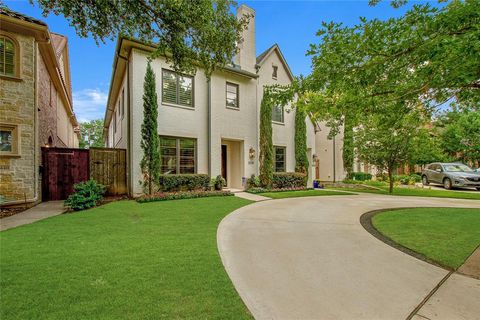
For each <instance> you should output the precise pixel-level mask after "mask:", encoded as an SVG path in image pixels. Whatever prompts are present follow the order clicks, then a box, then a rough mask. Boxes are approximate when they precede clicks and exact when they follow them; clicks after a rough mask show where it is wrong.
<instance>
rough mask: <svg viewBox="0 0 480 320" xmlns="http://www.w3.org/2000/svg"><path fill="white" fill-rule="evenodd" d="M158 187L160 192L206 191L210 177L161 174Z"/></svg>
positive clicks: (205, 175)
mask: <svg viewBox="0 0 480 320" xmlns="http://www.w3.org/2000/svg"><path fill="white" fill-rule="evenodd" d="M159 185H160V188H161V190H162V191H164V192H172V191H193V190H208V189H209V187H210V176H209V175H208V174H163V175H161V176H160V179H159Z"/></svg>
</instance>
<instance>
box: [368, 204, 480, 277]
mask: <svg viewBox="0 0 480 320" xmlns="http://www.w3.org/2000/svg"><path fill="white" fill-rule="evenodd" d="M372 223H373V225H374V227H375V228H376V229H377V230H378V231H380V232H381V233H383V234H384V235H385V236H387V237H389V238H390V239H392V240H393V241H395V242H397V243H399V244H401V245H403V246H404V247H407V248H409V249H412V250H413V251H416V252H418V253H421V254H423V255H425V256H426V257H428V258H430V259H432V260H434V261H437V262H438V263H440V264H441V265H444V266H447V267H450V268H454V269H457V268H458V267H460V266H461V265H462V264H463V262H464V261H465V260H466V259H467V258H468V256H470V254H472V252H473V251H474V250H475V248H476V247H477V246H478V245H480V232H479V230H480V210H479V209H463V208H462V209H458V208H414V209H402V210H394V211H388V212H382V213H379V214H377V215H375V216H374V217H373V219H372Z"/></svg>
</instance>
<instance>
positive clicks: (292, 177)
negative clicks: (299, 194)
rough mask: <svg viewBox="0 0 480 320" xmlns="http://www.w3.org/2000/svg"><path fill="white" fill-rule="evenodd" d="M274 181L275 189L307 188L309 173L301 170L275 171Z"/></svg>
mask: <svg viewBox="0 0 480 320" xmlns="http://www.w3.org/2000/svg"><path fill="white" fill-rule="evenodd" d="M272 182H273V183H272V186H273V188H274V189H284V188H298V187H303V188H305V187H306V186H307V175H306V174H305V173H300V172H275V173H274V174H273V181H272Z"/></svg>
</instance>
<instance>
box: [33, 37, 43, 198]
mask: <svg viewBox="0 0 480 320" xmlns="http://www.w3.org/2000/svg"><path fill="white" fill-rule="evenodd" d="M37 55H38V44H37V43H36V42H35V45H34V54H33V68H34V75H35V81H34V82H33V92H34V95H35V99H34V106H33V145H34V148H35V149H34V152H33V179H34V184H33V199H32V202H36V201H37V200H38V199H39V196H38V183H39V175H38V172H39V168H40V167H39V166H38V163H37V161H38V156H37V152H42V150H41V149H40V146H39V145H38V141H39V139H38V135H39V133H38V125H37V122H38V121H39V119H38V84H37V82H38V66H37V59H38V57H37Z"/></svg>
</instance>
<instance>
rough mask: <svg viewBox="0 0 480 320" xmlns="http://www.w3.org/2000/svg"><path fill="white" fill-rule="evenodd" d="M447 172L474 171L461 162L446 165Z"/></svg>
mask: <svg viewBox="0 0 480 320" xmlns="http://www.w3.org/2000/svg"><path fill="white" fill-rule="evenodd" d="M444 167H445V171H447V172H473V170H472V168H470V167H469V166H466V165H464V164H461V163H455V164H446V165H444Z"/></svg>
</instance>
